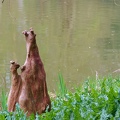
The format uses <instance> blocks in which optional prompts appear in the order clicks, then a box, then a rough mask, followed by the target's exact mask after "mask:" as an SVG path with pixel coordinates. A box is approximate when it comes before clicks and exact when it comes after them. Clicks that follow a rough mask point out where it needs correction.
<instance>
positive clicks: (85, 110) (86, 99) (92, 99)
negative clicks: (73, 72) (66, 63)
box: [0, 74, 120, 120]
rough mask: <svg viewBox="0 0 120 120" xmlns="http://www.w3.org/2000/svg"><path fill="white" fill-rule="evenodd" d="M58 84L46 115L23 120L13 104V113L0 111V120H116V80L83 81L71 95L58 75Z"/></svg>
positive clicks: (119, 113)
mask: <svg viewBox="0 0 120 120" xmlns="http://www.w3.org/2000/svg"><path fill="white" fill-rule="evenodd" d="M91 81H95V82H91ZM59 82H60V86H59V90H61V92H60V91H59V92H60V93H59V95H58V96H57V97H56V98H55V99H53V100H52V109H51V111H50V112H46V113H43V114H42V115H37V114H36V118H35V117H34V116H33V115H31V116H30V117H29V118H27V117H26V115H25V114H24V113H23V112H22V110H20V108H19V105H18V104H17V105H16V111H15V112H12V113H9V112H7V110H6V109H3V110H2V111H0V120H26V119H28V120H34V119H36V120H120V78H119V77H117V78H112V77H107V78H102V79H98V80H97V81H96V80H91V79H89V80H86V81H85V82H84V85H83V86H82V87H79V88H77V89H76V90H75V92H74V93H72V92H70V91H68V90H67V88H66V85H65V82H64V79H63V77H62V75H61V74H59ZM4 105H5V104H4Z"/></svg>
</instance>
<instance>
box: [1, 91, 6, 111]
mask: <svg viewBox="0 0 120 120" xmlns="http://www.w3.org/2000/svg"><path fill="white" fill-rule="evenodd" d="M1 107H2V110H7V95H6V93H5V91H4V90H2V95H1Z"/></svg>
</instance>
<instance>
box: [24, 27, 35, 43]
mask: <svg viewBox="0 0 120 120" xmlns="http://www.w3.org/2000/svg"><path fill="white" fill-rule="evenodd" d="M22 33H23V34H24V35H25V39H26V42H27V43H32V44H34V43H36V34H35V33H34V31H33V29H32V28H30V30H29V31H27V30H25V31H23V32H22Z"/></svg>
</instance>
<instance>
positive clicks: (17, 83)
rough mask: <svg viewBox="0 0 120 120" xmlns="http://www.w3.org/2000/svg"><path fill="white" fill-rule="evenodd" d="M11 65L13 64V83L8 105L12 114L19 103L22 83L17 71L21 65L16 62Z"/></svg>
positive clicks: (11, 67) (11, 68)
mask: <svg viewBox="0 0 120 120" xmlns="http://www.w3.org/2000/svg"><path fill="white" fill-rule="evenodd" d="M10 63H11V66H10V70H11V73H12V81H11V88H10V92H9V96H8V101H7V105H8V111H9V112H12V111H14V110H15V104H16V103H17V102H18V98H19V94H20V90H21V84H22V81H21V76H20V75H18V73H17V69H18V68H19V67H20V65H19V64H17V63H16V62H14V61H11V62H10Z"/></svg>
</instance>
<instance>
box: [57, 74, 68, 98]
mask: <svg viewBox="0 0 120 120" xmlns="http://www.w3.org/2000/svg"><path fill="white" fill-rule="evenodd" d="M58 80H59V85H58V88H59V90H58V91H59V94H60V96H62V97H64V96H65V95H66V93H67V87H66V85H65V81H64V78H63V76H62V74H61V73H59V74H58Z"/></svg>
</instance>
